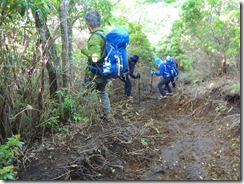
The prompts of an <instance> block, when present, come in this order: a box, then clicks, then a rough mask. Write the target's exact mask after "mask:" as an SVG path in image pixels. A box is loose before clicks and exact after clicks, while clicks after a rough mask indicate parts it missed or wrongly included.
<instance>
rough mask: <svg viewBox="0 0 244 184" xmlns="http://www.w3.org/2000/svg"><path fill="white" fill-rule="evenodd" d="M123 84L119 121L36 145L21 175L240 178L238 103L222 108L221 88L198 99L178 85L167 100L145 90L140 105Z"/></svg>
mask: <svg viewBox="0 0 244 184" xmlns="http://www.w3.org/2000/svg"><path fill="white" fill-rule="evenodd" d="M117 90H118V91H114V92H113V93H116V95H112V98H111V101H112V105H113V107H114V108H113V109H114V113H115V114H116V116H115V119H116V123H115V124H109V123H106V122H103V121H99V122H91V123H89V124H86V125H84V124H83V125H82V124H79V123H74V124H69V125H67V127H66V128H67V130H68V131H67V132H66V133H64V132H62V133H60V134H55V135H53V136H52V137H50V138H46V139H45V140H44V141H43V142H42V144H40V143H36V144H35V145H34V146H33V147H31V148H29V149H28V150H26V152H25V156H26V158H25V164H24V165H23V171H20V173H19V180H55V179H58V180H238V179H240V111H239V107H240V106H239V104H238V103H239V102H238V101H233V102H228V103H227V104H226V106H225V107H226V109H225V111H218V109H217V108H220V106H219V101H218V100H217V99H216V94H217V92H216V91H215V92H214V93H211V94H212V96H209V94H207V95H206V96H200V97H198V96H191V95H189V94H185V93H183V90H181V89H180V88H179V89H178V90H177V91H175V95H174V96H173V97H170V98H168V99H163V100H161V101H160V102H159V100H158V98H157V95H158V92H157V91H153V92H152V93H150V92H149V91H147V90H144V91H143V92H142V93H141V95H140V104H139V103H138V102H139V99H138V97H139V96H138V95H136V94H135V97H134V99H133V100H131V101H127V100H118V99H123V94H120V93H119V91H121V87H118V89H117ZM207 96H209V97H207ZM213 99H214V100H213Z"/></svg>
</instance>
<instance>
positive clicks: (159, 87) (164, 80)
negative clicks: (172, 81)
mask: <svg viewBox="0 0 244 184" xmlns="http://www.w3.org/2000/svg"><path fill="white" fill-rule="evenodd" d="M165 83H166V79H161V80H160V81H159V83H158V85H157V87H158V89H159V92H160V94H161V95H162V96H163V97H166V93H165V92H164V90H163V85H165Z"/></svg>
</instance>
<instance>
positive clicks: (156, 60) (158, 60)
mask: <svg viewBox="0 0 244 184" xmlns="http://www.w3.org/2000/svg"><path fill="white" fill-rule="evenodd" d="M162 62H163V61H162V60H161V59H160V58H155V60H154V63H155V64H156V65H160V64H161V63H162Z"/></svg>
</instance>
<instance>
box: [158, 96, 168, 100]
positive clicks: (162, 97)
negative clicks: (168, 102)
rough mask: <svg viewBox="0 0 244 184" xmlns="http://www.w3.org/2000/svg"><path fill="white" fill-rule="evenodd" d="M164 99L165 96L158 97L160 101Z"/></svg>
mask: <svg viewBox="0 0 244 184" xmlns="http://www.w3.org/2000/svg"><path fill="white" fill-rule="evenodd" d="M165 98H168V97H167V96H159V97H158V99H159V100H161V99H165Z"/></svg>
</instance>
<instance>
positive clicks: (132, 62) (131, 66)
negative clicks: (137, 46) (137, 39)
mask: <svg viewBox="0 0 244 184" xmlns="http://www.w3.org/2000/svg"><path fill="white" fill-rule="evenodd" d="M138 61H139V56H137V55H133V56H132V57H129V59H128V69H127V70H126V72H125V73H124V75H123V76H121V77H119V79H120V80H121V81H123V82H124V84H125V87H124V93H125V95H126V97H127V99H132V98H133V97H132V96H131V91H132V85H131V81H130V78H129V77H132V78H133V79H140V77H141V76H140V74H139V73H138V74H137V75H134V70H135V65H136V63H137V62H138Z"/></svg>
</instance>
